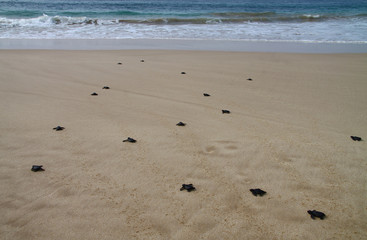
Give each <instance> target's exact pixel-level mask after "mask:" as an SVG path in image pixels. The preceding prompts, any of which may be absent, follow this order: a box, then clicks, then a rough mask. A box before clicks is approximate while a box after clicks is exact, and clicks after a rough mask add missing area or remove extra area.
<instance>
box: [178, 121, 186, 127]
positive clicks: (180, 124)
mask: <svg viewBox="0 0 367 240" xmlns="http://www.w3.org/2000/svg"><path fill="white" fill-rule="evenodd" d="M176 125H177V126H182V127H183V126H185V125H186V123H183V122H179V123H177V124H176Z"/></svg>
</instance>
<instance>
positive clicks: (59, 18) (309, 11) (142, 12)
mask: <svg viewBox="0 0 367 240" xmlns="http://www.w3.org/2000/svg"><path fill="white" fill-rule="evenodd" d="M0 38H3V39H8V38H10V39H211V40H213V39H216V40H250V41H252V40H253V41H256V40H262V41H295V42H331V43H333V42H338V43H367V0H348V1H345V0H0Z"/></svg>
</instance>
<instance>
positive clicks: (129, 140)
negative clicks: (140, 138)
mask: <svg viewBox="0 0 367 240" xmlns="http://www.w3.org/2000/svg"><path fill="white" fill-rule="evenodd" d="M123 142H131V143H134V142H136V140H135V139H134V138H131V137H128V138H127V139H125V140H123Z"/></svg>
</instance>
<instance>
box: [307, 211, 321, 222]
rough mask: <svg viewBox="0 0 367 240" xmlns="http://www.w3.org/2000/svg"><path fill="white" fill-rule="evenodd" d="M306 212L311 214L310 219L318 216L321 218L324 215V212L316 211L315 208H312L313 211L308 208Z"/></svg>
mask: <svg viewBox="0 0 367 240" xmlns="http://www.w3.org/2000/svg"><path fill="white" fill-rule="evenodd" d="M307 212H308V214H310V215H311V218H312V219H315V218H320V219H321V220H323V219H324V218H325V217H326V215H325V213H323V212H319V211H316V210H313V211H311V210H308V211H307Z"/></svg>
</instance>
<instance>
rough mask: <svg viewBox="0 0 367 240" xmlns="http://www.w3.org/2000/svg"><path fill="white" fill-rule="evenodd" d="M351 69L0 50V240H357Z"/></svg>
mask: <svg viewBox="0 0 367 240" xmlns="http://www.w3.org/2000/svg"><path fill="white" fill-rule="evenodd" d="M141 59H144V60H145V62H140V60H141ZM118 62H121V63H122V65H118V64H117V63H118ZM366 66H367V54H328V55H319V54H285V53H235V52H200V51H194V52H189V51H154V50H149V51H136V50H134V51H133V50H131V51H26V50H21V51H16V50H2V51H0V72H1V75H0V84H1V94H0V113H1V120H0V164H1V165H0V192H1V197H0V216H1V218H0V239H11V240H15V239H98V240H100V239H367V201H366V197H367V187H366V186H367V181H366V180H367V174H366V173H367V158H366V157H367V147H366V141H362V142H354V141H352V140H351V139H350V136H351V135H356V136H360V137H362V138H364V139H366V140H367V124H366V123H367V107H366V106H367V97H366V96H367V95H366V92H367V78H366V76H367V68H366ZM183 71H184V72H186V74H181V72H183ZM247 78H252V79H253V81H248V80H246V79H247ZM105 85H107V86H109V87H110V88H111V89H109V90H102V87H103V86H105ZM92 92H97V93H98V94H99V95H98V96H91V95H90V94H91V93H92ZM204 92H206V93H209V94H211V96H210V97H204V96H203V93H204ZM222 109H228V110H230V111H231V114H222V112H221V110H222ZM179 121H182V122H185V123H187V125H186V126H185V127H178V126H176V123H178V122H179ZM57 125H61V126H63V127H65V130H63V131H59V132H56V131H53V130H52V128H53V127H56V126H57ZM127 137H133V138H135V139H137V142H136V143H123V142H122V140H124V139H126V138H127ZM33 164H42V165H43V166H44V168H45V169H46V171H44V172H37V173H35V172H32V171H30V168H31V166H32V165H33ZM183 183H192V184H194V186H195V187H196V188H197V191H195V192H190V193H189V192H186V191H180V187H181V184H183ZM250 188H261V189H263V190H265V191H267V195H265V196H263V197H255V196H253V195H252V194H251V192H250V191H249V189H250ZM313 209H315V210H319V211H322V212H324V213H325V214H326V215H327V218H326V219H325V220H312V219H311V218H310V216H309V215H308V214H307V210H313Z"/></svg>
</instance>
